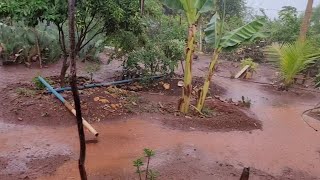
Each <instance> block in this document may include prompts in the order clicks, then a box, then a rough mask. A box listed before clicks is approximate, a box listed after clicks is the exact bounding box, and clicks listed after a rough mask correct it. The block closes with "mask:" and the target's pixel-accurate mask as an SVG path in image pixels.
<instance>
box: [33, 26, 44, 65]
mask: <svg viewBox="0 0 320 180" xmlns="http://www.w3.org/2000/svg"><path fill="white" fill-rule="evenodd" d="M32 31H33V33H34V35H35V37H36V48H37V54H38V58H39V63H40V68H42V58H41V49H40V42H39V34H38V32H37V30H36V28H35V27H33V28H32Z"/></svg>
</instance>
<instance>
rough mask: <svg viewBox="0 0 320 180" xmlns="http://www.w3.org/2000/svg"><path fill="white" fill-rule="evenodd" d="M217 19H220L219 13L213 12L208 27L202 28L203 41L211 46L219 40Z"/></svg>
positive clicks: (215, 44)
mask: <svg viewBox="0 0 320 180" xmlns="http://www.w3.org/2000/svg"><path fill="white" fill-rule="evenodd" d="M219 21H220V17H219V14H218V13H215V14H214V15H213V16H212V18H211V19H210V22H209V23H208V27H207V28H206V29H205V30H204V33H205V41H206V42H207V43H208V44H209V45H210V46H212V47H214V46H217V43H218V42H219V40H218V38H219V36H218V29H219V28H218V26H219ZM216 29H217V31H216ZM216 38H217V39H216Z"/></svg>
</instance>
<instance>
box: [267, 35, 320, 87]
mask: <svg viewBox="0 0 320 180" xmlns="http://www.w3.org/2000/svg"><path fill="white" fill-rule="evenodd" d="M265 52H266V55H267V56H268V58H269V60H270V61H271V62H274V63H275V64H276V65H277V66H278V67H279V69H280V71H281V75H282V78H283V80H284V83H285V85H286V86H289V85H290V84H292V83H293V81H294V78H295V77H296V76H297V75H298V74H299V73H301V72H302V71H303V70H305V69H306V68H307V67H309V66H310V65H311V64H313V63H314V62H315V61H317V60H319V59H320V53H319V52H318V50H317V49H316V48H315V47H314V46H312V45H311V44H310V43H308V42H301V41H297V42H295V43H292V44H284V45H282V46H280V45H279V44H272V45H271V46H269V47H268V48H267V49H266V51H265Z"/></svg>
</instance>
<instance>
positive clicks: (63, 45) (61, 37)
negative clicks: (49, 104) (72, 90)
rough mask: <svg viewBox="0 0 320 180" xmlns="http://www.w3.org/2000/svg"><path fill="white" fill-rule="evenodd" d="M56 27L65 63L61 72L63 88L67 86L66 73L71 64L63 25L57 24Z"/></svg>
mask: <svg viewBox="0 0 320 180" xmlns="http://www.w3.org/2000/svg"><path fill="white" fill-rule="evenodd" d="M56 26H57V28H58V30H59V44H60V48H61V51H62V56H63V62H62V67H61V71H60V86H61V87H63V86H64V85H65V77H66V73H67V70H68V68H69V64H70V62H69V61H68V52H67V48H66V41H65V36H64V31H63V24H56Z"/></svg>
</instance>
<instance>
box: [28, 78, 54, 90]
mask: <svg viewBox="0 0 320 180" xmlns="http://www.w3.org/2000/svg"><path fill="white" fill-rule="evenodd" d="M44 80H46V81H47V82H48V83H49V84H52V83H53V81H51V80H50V79H48V78H44ZM32 82H33V84H34V86H35V87H36V89H38V90H43V89H45V88H46V86H45V85H44V84H42V82H41V81H40V80H39V79H38V76H35V77H34V78H33V79H32Z"/></svg>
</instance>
